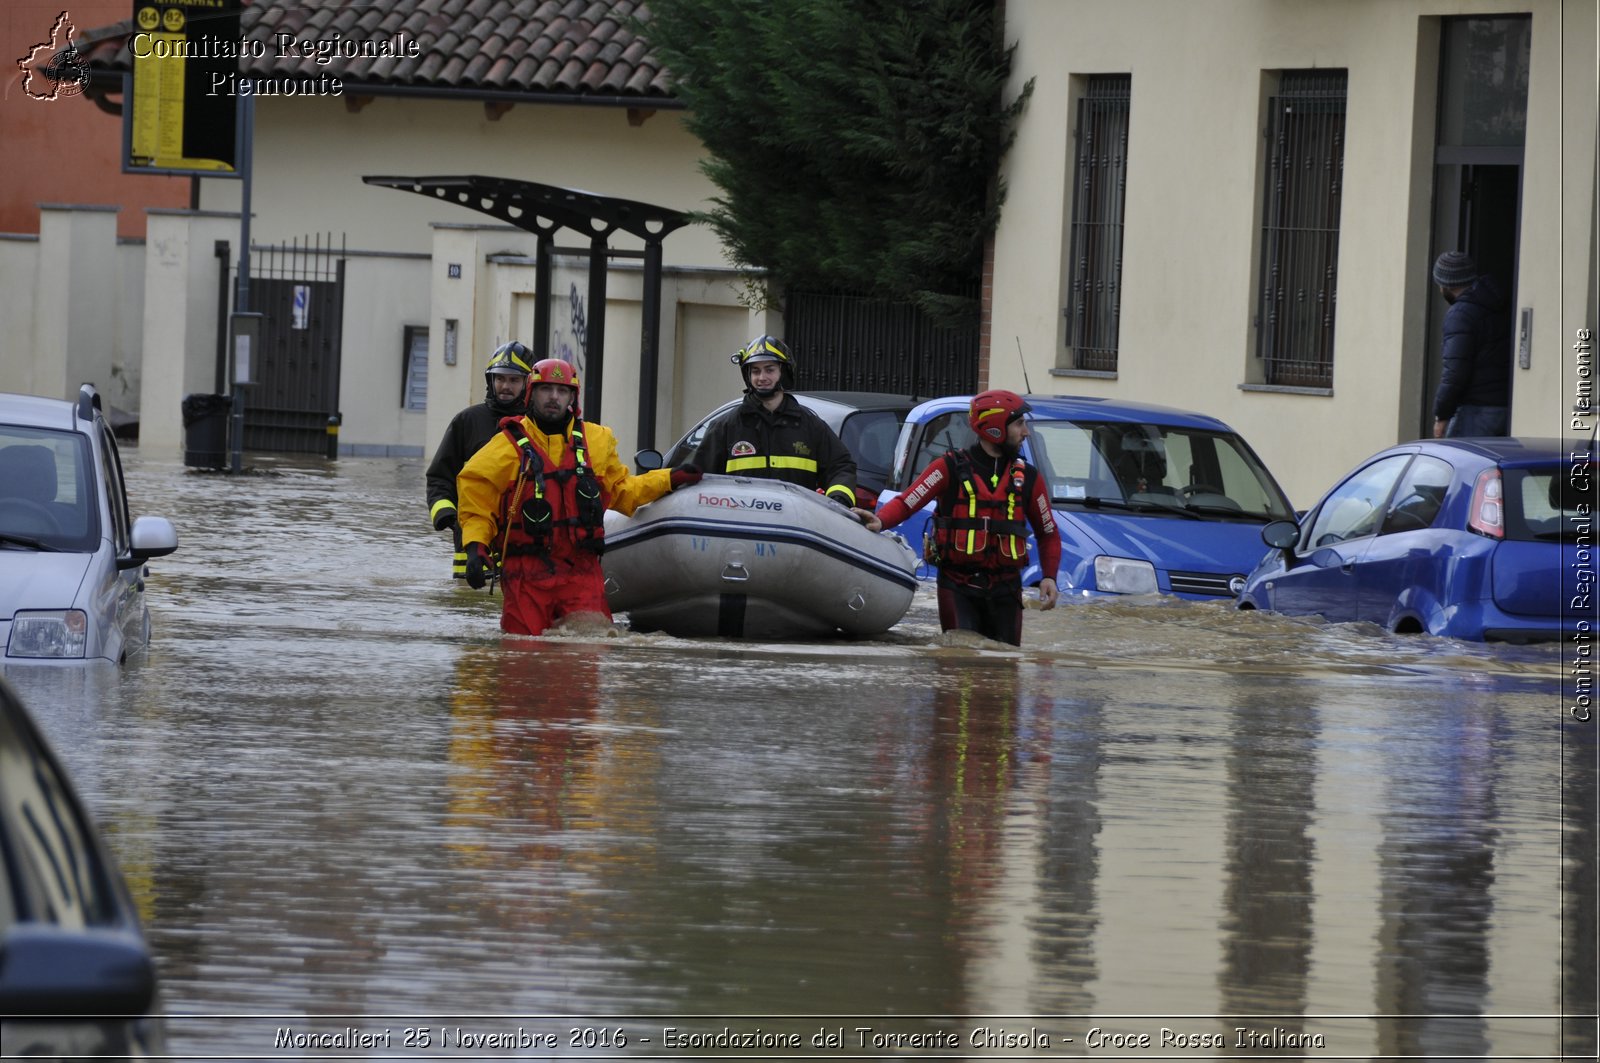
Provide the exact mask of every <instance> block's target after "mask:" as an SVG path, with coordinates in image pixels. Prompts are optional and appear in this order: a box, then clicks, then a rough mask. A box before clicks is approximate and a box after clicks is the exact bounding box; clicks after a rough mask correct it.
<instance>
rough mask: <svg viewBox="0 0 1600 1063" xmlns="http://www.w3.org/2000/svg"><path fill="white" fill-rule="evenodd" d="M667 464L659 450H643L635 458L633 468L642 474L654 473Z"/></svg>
mask: <svg viewBox="0 0 1600 1063" xmlns="http://www.w3.org/2000/svg"><path fill="white" fill-rule="evenodd" d="M665 464H666V459H665V458H663V457H662V456H661V451H659V450H641V451H639V452H638V453H637V454H635V455H634V456H633V467H634V468H636V469H638V470H639V471H640V472H641V473H646V472H652V471H654V470H656V469H659V468H661V467H662V466H663V465H665Z"/></svg>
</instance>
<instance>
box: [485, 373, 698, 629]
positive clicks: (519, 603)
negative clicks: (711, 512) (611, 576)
mask: <svg viewBox="0 0 1600 1063" xmlns="http://www.w3.org/2000/svg"><path fill="white" fill-rule="evenodd" d="M699 479H700V471H699V470H698V469H696V468H695V467H694V466H692V465H680V466H678V467H677V468H676V469H672V470H667V469H656V470H654V471H652V472H647V473H645V474H644V475H642V476H634V475H631V474H629V472H628V470H627V467H626V466H624V465H623V464H622V462H621V461H619V460H618V459H617V440H616V437H615V436H614V435H612V434H611V429H609V428H607V427H605V426H604V425H598V424H588V423H586V422H585V421H584V420H583V415H582V413H581V412H580V411H579V409H578V373H577V371H576V370H575V369H573V368H572V366H571V365H569V364H568V363H566V362H564V361H561V360H560V359H558V358H546V359H544V360H543V361H539V362H535V363H534V366H533V372H532V373H530V374H529V376H528V395H527V413H526V414H525V415H524V416H522V417H508V418H506V419H505V420H503V421H501V422H500V432H499V433H498V434H497V435H496V436H494V437H493V438H492V439H490V440H489V442H487V443H485V444H484V445H483V448H482V449H480V450H479V451H478V452H477V453H476V454H474V455H473V456H472V459H471V460H470V461H468V462H467V464H466V465H465V466H464V467H463V468H462V470H461V472H460V474H458V476H457V477H456V505H457V508H458V510H459V514H460V523H461V540H462V542H463V543H465V544H466V554H467V583H468V584H469V585H470V586H472V587H474V588H478V587H482V586H483V585H484V584H485V583H486V582H487V581H488V580H489V578H490V577H491V576H493V575H495V567H496V566H495V561H494V558H495V557H496V556H498V557H499V559H500V562H499V575H500V580H501V585H502V594H503V595H504V604H503V605H502V607H501V611H500V627H501V629H502V630H504V631H506V632H509V633H511V634H513V635H537V634H540V633H541V632H543V631H544V630H545V629H546V628H548V627H550V626H551V625H552V624H554V623H555V622H556V621H558V620H561V619H562V618H563V617H567V616H572V615H574V614H579V613H596V614H599V615H600V616H602V617H604V618H605V619H607V620H609V619H610V618H611V610H610V609H609V608H608V607H607V605H606V593H605V580H604V577H603V575H602V574H601V571H600V549H601V545H602V543H603V542H604V539H605V523H604V521H605V511H606V510H607V509H615V510H617V511H619V512H621V513H624V514H631V513H632V512H633V511H634V510H635V509H637V508H638V507H639V506H642V505H644V504H645V503H646V502H652V501H654V500H655V499H657V498H660V497H661V496H662V495H664V494H666V493H667V492H668V491H671V490H673V489H675V488H678V487H683V486H685V485H688V484H692V483H695V482H697V481H699ZM491 546H492V548H491Z"/></svg>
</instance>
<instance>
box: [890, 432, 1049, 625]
mask: <svg viewBox="0 0 1600 1063" xmlns="http://www.w3.org/2000/svg"><path fill="white" fill-rule="evenodd" d="M934 500H938V502H939V511H938V515H936V516H935V517H934V519H933V521H932V525H933V534H932V536H931V538H930V541H929V547H928V560H929V561H931V562H933V563H934V564H936V565H937V566H938V568H939V626H940V627H941V628H942V629H944V630H945V631H951V630H954V629H958V628H959V629H964V630H969V631H976V632H978V633H979V634H981V635H985V636H987V637H988V638H992V639H996V640H998V641H1001V642H1009V643H1011V644H1013V645H1020V644H1021V641H1022V570H1023V568H1025V567H1026V566H1027V564H1028V529H1029V528H1030V527H1031V528H1032V529H1033V533H1034V537H1035V539H1036V541H1037V542H1038V544H1039V568H1040V570H1041V571H1042V572H1043V574H1044V576H1045V577H1047V578H1050V579H1054V578H1055V572H1056V570H1057V569H1059V568H1060V567H1061V535H1060V533H1059V532H1058V531H1057V530H1056V522H1055V514H1054V512H1053V511H1052V509H1051V507H1050V496H1049V493H1048V492H1046V491H1045V489H1044V483H1043V480H1042V479H1041V478H1040V476H1039V470H1037V469H1035V468H1034V467H1033V466H1032V465H1029V464H1028V463H1027V462H1025V461H1023V460H1022V459H1021V458H1013V459H1011V460H1006V459H1004V458H994V457H990V456H989V455H988V454H987V453H985V452H984V451H983V450H982V449H981V447H979V446H978V445H977V444H974V445H973V446H972V447H971V448H969V449H967V450H952V451H948V452H946V453H945V454H943V455H941V456H939V457H937V458H935V459H933V461H931V462H929V464H928V467H927V468H926V469H923V470H922V473H921V475H919V476H918V477H917V478H916V479H915V480H914V481H912V483H911V485H910V486H909V487H907V488H906V489H905V491H903V492H902V493H901V494H900V495H898V496H896V497H895V498H892V499H890V500H889V501H888V502H886V503H884V505H883V507H882V508H881V509H879V510H878V514H877V516H878V519H879V520H880V521H882V522H883V527H885V528H892V527H894V526H895V525H896V524H899V523H900V522H901V521H903V520H905V519H906V518H907V517H909V516H911V514H912V513H914V512H915V511H917V510H919V509H921V508H922V507H923V506H926V505H927V504H928V503H929V502H932V501H934Z"/></svg>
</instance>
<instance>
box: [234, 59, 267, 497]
mask: <svg viewBox="0 0 1600 1063" xmlns="http://www.w3.org/2000/svg"><path fill="white" fill-rule="evenodd" d="M245 86H247V87H248V89H254V87H255V86H254V84H253V83H252V82H242V83H241V87H245ZM255 136H256V97H255V93H254V92H253V91H246V92H245V94H244V95H243V96H241V97H240V99H239V150H238V156H239V173H240V185H239V195H240V203H239V272H238V283H237V287H236V289H235V291H234V297H233V312H234V313H235V314H244V313H249V311H250V181H251V172H250V171H251V168H252V167H251V162H252V156H253V155H254V154H255V151H254V147H255ZM255 338H258V337H252V339H255ZM238 342H239V340H238V337H237V335H236V336H235V337H234V338H233V359H234V361H233V404H232V411H231V413H232V419H233V432H232V435H233V471H234V472H236V473H237V472H243V471H244V391H243V390H242V389H241V383H242V381H241V379H240V377H241V376H242V375H244V374H243V373H242V372H241V369H243V368H245V367H241V366H240V364H239V350H238V346H237V344H238ZM246 355H247V357H249V358H259V357H260V356H261V352H260V351H247V352H246Z"/></svg>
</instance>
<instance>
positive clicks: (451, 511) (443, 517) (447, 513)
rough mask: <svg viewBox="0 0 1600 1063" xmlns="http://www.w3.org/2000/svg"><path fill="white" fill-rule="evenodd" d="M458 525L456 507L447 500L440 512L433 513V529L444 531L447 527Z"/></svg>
mask: <svg viewBox="0 0 1600 1063" xmlns="http://www.w3.org/2000/svg"><path fill="white" fill-rule="evenodd" d="M455 526H456V507H455V506H452V505H451V504H450V503H448V502H446V503H445V504H444V505H443V506H440V507H439V512H437V513H435V514H434V515H433V530H434V531H444V530H445V529H446V528H454V527H455Z"/></svg>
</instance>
